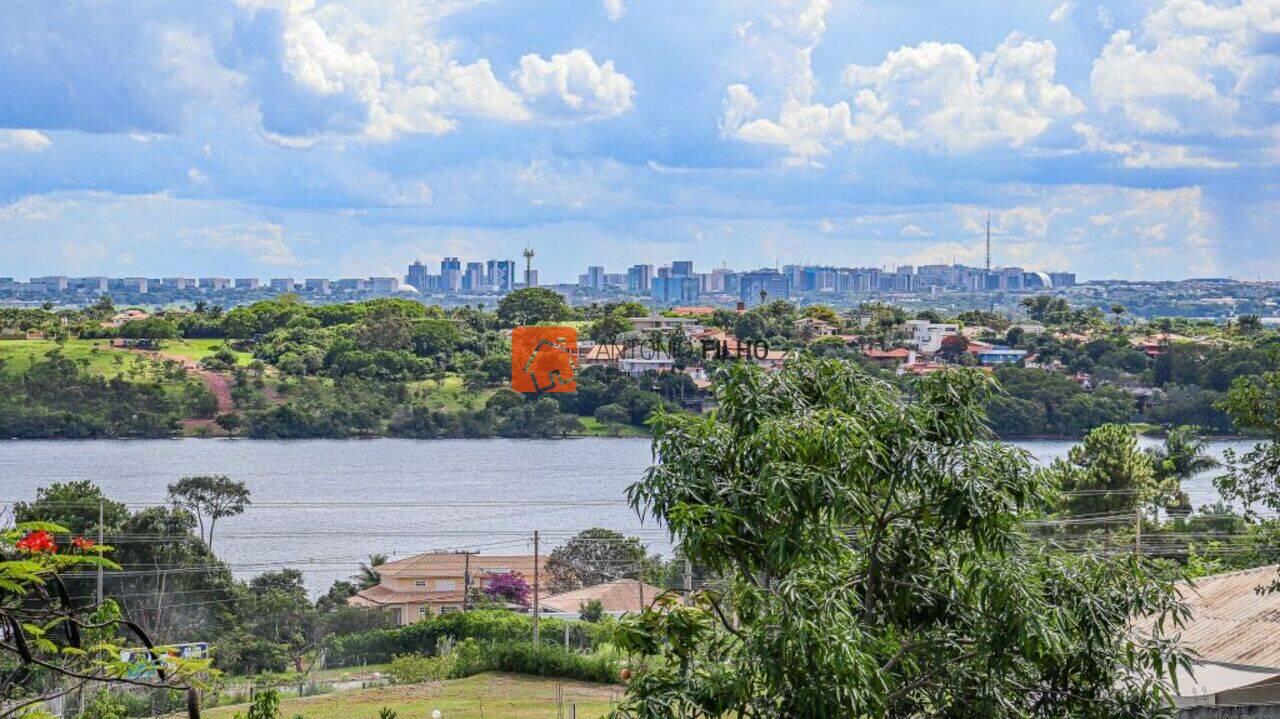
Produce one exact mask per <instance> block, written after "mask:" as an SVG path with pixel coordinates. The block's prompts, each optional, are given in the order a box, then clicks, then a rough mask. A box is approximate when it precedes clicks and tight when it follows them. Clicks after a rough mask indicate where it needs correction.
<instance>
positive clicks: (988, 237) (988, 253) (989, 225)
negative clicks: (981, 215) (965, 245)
mask: <svg viewBox="0 0 1280 719" xmlns="http://www.w3.org/2000/svg"><path fill="white" fill-rule="evenodd" d="M990 271H991V211H990V210H988V211H987V272H990Z"/></svg>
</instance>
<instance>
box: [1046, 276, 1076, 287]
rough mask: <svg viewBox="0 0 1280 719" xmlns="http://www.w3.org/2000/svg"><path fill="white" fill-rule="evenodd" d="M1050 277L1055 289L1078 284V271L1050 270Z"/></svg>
mask: <svg viewBox="0 0 1280 719" xmlns="http://www.w3.org/2000/svg"><path fill="white" fill-rule="evenodd" d="M1049 279H1050V280H1053V287H1054V289H1060V288H1063V287H1074V286H1075V284H1076V273H1074V272H1050V273H1049Z"/></svg>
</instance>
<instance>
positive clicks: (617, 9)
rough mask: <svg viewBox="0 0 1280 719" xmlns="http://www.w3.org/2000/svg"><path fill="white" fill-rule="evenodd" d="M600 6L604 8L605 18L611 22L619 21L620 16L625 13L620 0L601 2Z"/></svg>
mask: <svg viewBox="0 0 1280 719" xmlns="http://www.w3.org/2000/svg"><path fill="white" fill-rule="evenodd" d="M601 4H602V5H603V7H604V14H605V17H607V18H609V19H610V20H612V21H613V22H617V21H619V20H621V19H622V16H623V15H624V14H626V12H627V8H626V6H625V5H624V4H623V1H622V0H602V2H601Z"/></svg>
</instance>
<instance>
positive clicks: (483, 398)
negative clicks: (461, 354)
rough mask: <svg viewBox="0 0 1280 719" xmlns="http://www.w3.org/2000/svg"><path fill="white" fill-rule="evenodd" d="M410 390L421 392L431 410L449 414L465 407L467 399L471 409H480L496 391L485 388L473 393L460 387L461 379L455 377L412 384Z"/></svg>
mask: <svg viewBox="0 0 1280 719" xmlns="http://www.w3.org/2000/svg"><path fill="white" fill-rule="evenodd" d="M410 388H412V389H419V390H422V391H423V394H424V399H425V400H426V403H427V405H428V406H429V407H431V408H432V409H438V410H445V411H449V412H456V411H458V410H460V409H463V408H464V407H466V406H467V400H468V399H471V407H472V408H474V409H481V408H483V407H484V405H485V402H488V401H489V398H490V397H492V396H493V393H494V392H496V391H497V390H495V389H488V388H486V389H481V390H478V391H475V392H473V391H471V390H468V389H467V388H466V387H463V386H462V378H461V377H459V376H457V375H448V376H446V377H445V378H444V381H443V382H437V381H435V380H433V379H427V380H421V381H419V382H413V383H411V384H410Z"/></svg>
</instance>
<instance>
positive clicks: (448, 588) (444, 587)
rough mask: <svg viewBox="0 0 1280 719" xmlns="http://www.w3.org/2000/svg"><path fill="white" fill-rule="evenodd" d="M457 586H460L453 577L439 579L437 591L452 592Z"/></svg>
mask: <svg viewBox="0 0 1280 719" xmlns="http://www.w3.org/2000/svg"><path fill="white" fill-rule="evenodd" d="M457 588H458V587H457V583H456V582H454V581H453V580H452V579H437V580H436V591H437V592H452V591H453V590H455V589H457Z"/></svg>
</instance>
